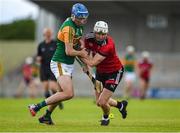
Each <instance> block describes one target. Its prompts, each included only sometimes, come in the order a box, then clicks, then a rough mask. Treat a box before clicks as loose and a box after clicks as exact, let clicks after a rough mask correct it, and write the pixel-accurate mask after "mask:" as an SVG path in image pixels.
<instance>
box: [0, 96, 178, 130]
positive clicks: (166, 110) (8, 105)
mask: <svg viewBox="0 0 180 133" xmlns="http://www.w3.org/2000/svg"><path fill="white" fill-rule="evenodd" d="M41 100H42V99H0V131H1V132H14V131H17V132H20V131H23V132H33V131H38V132H44V131H46V132H124V131H126V132H176V131H180V100H152V99H148V100H145V101H140V100H133V99H132V100H130V101H129V105H128V117H127V119H125V120H123V119H122V118H121V115H120V113H119V112H118V110H117V109H115V108H113V109H112V110H111V112H112V113H113V114H114V115H115V118H114V119H111V122H110V125H109V126H108V127H102V126H100V123H99V120H100V119H101V110H100V108H98V107H96V105H95V104H94V103H93V98H74V99H72V100H70V101H67V102H64V106H65V108H64V110H59V109H58V108H57V109H56V110H55V112H54V114H53V115H52V118H53V121H54V123H55V125H53V126H48V125H44V124H39V123H38V121H37V119H38V117H40V116H41V115H42V114H43V113H44V111H45V110H41V111H40V112H38V114H37V116H36V117H31V116H30V113H29V111H28V108H27V106H28V104H30V103H37V102H38V101H41Z"/></svg>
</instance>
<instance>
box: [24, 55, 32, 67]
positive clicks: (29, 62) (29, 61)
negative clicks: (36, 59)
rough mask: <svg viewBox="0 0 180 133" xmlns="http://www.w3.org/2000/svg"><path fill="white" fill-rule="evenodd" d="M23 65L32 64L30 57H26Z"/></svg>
mask: <svg viewBox="0 0 180 133" xmlns="http://www.w3.org/2000/svg"><path fill="white" fill-rule="evenodd" d="M25 63H26V64H28V65H30V64H32V63H33V58H32V57H30V56H29V57H27V58H26V60H25Z"/></svg>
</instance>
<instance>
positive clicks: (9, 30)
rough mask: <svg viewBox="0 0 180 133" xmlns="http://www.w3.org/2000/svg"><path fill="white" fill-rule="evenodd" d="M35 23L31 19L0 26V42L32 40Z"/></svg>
mask: <svg viewBox="0 0 180 133" xmlns="http://www.w3.org/2000/svg"><path fill="white" fill-rule="evenodd" d="M34 38H35V21H34V20H32V19H31V18H26V19H21V20H15V21H13V22H12V23H10V24H2V25H0V40H34Z"/></svg>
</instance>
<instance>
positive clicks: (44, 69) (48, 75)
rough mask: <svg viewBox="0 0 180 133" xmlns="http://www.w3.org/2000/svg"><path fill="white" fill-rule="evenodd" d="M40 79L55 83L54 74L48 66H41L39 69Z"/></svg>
mask: <svg viewBox="0 0 180 133" xmlns="http://www.w3.org/2000/svg"><path fill="white" fill-rule="evenodd" d="M40 79H41V81H48V80H52V81H56V78H55V76H54V74H53V73H52V72H51V69H50V66H41V68H40Z"/></svg>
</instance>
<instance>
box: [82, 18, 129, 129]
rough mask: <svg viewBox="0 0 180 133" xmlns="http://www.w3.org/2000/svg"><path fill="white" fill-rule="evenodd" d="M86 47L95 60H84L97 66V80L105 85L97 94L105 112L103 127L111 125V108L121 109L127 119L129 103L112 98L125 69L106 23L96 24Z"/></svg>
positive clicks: (89, 35)
mask: <svg viewBox="0 0 180 133" xmlns="http://www.w3.org/2000/svg"><path fill="white" fill-rule="evenodd" d="M85 47H86V49H87V50H88V51H91V52H92V53H93V58H91V57H89V58H86V59H83V60H84V62H85V63H86V64H87V65H88V66H90V67H94V66H96V79H97V80H99V81H101V82H102V84H103V90H102V92H101V93H98V92H97V91H96V92H95V94H96V103H97V105H98V106H100V107H101V108H102V110H103V117H102V120H101V125H103V126H107V125H108V124H109V113H110V106H113V107H116V108H118V109H119V111H120V113H121V114H122V117H123V119H124V118H126V115H127V111H126V106H127V104H128V103H127V101H125V100H123V101H121V102H119V101H116V100H114V99H112V98H111V96H112V95H113V93H114V91H115V90H116V88H117V86H118V84H119V82H120V81H121V78H122V76H123V72H124V68H123V66H122V64H121V61H120V60H119V58H118V56H117V53H116V50H115V44H114V41H113V39H112V38H111V37H110V36H109V35H108V25H107V23H106V22H104V21H98V22H96V24H95V26H94V32H93V33H89V34H87V35H86V37H85Z"/></svg>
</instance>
